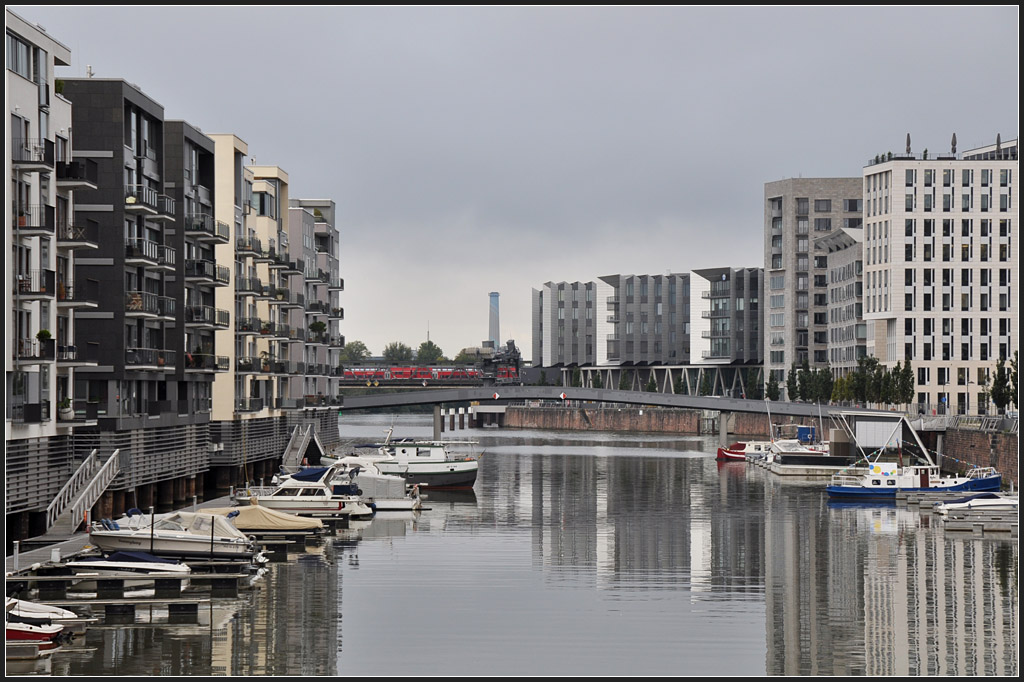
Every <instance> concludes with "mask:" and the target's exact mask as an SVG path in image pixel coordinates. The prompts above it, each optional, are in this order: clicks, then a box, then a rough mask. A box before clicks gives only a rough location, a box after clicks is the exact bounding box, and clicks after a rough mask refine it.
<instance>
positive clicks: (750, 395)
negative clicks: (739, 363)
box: [743, 369, 764, 400]
mask: <svg viewBox="0 0 1024 682" xmlns="http://www.w3.org/2000/svg"><path fill="white" fill-rule="evenodd" d="M751 377H753V378H754V379H755V380H754V381H752V380H751ZM757 379H759V377H757V376H756V374H755V371H754V370H749V369H748V370H747V371H746V375H745V378H744V380H743V385H744V386H745V387H746V388H745V389H744V396H743V397H745V398H746V399H747V400H761V399H762V398H764V392H763V390H762V388H763V387H762V386H761V382H760V381H759V380H757Z"/></svg>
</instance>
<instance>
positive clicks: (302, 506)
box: [235, 467, 373, 519]
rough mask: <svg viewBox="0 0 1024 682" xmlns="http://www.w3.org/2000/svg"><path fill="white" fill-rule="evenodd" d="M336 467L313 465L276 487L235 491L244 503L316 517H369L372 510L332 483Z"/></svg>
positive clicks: (353, 495)
mask: <svg viewBox="0 0 1024 682" xmlns="http://www.w3.org/2000/svg"><path fill="white" fill-rule="evenodd" d="M333 470H334V467H310V468H307V469H302V470H300V471H297V472H295V473H293V474H291V475H289V476H287V477H284V478H283V479H282V480H281V481H280V483H279V485H277V486H259V487H257V486H250V487H246V488H241V489H239V490H238V491H237V492H236V493H235V500H236V501H237V502H238V503H239V504H242V505H245V504H258V505H260V506H263V507H267V508H268V509H274V510H276V511H280V512H285V513H287V514H296V515H298V516H312V517H316V518H355V519H359V518H370V517H372V516H373V510H372V509H371V508H370V507H369V506H367V505H366V504H364V503H363V502H362V500H360V499H359V496H358V495H355V494H352V493H350V492H349V491H347V490H342V489H336V486H334V485H333V484H332V483H331V476H332V472H333Z"/></svg>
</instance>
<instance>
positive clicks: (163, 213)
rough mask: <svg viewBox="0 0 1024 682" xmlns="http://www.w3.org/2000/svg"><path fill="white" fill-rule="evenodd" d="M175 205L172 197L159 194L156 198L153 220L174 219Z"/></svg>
mask: <svg viewBox="0 0 1024 682" xmlns="http://www.w3.org/2000/svg"><path fill="white" fill-rule="evenodd" d="M176 207H177V202H175V200H174V197H171V196H167V195H166V194H160V195H158V196H157V198H156V215H155V216H154V217H153V219H154V220H164V221H168V220H174V211H175V209H176Z"/></svg>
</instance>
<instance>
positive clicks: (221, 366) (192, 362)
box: [185, 353, 231, 372]
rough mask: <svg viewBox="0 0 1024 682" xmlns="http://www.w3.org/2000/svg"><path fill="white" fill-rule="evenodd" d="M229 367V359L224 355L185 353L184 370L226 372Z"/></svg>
mask: <svg viewBox="0 0 1024 682" xmlns="http://www.w3.org/2000/svg"><path fill="white" fill-rule="evenodd" d="M229 369H231V360H230V359H229V358H228V357H227V356H226V355H208V354H204V353H185V371H192V372H226V371H228V370H229Z"/></svg>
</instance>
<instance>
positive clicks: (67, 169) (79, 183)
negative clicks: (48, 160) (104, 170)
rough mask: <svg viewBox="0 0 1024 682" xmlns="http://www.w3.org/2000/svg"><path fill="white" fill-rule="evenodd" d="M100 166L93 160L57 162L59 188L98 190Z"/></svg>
mask: <svg viewBox="0 0 1024 682" xmlns="http://www.w3.org/2000/svg"><path fill="white" fill-rule="evenodd" d="M98 168H99V166H98V165H97V164H96V162H95V161H93V160H92V159H82V160H80V161H77V160H76V161H58V162H57V187H58V188H60V189H62V190H76V189H98V188H99V184H98V180H97V178H98V177H99V175H98Z"/></svg>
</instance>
